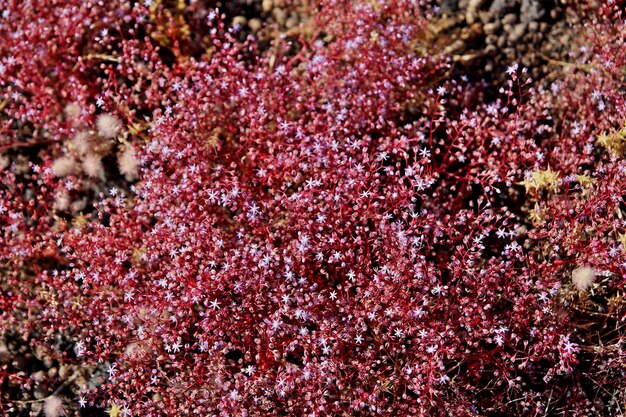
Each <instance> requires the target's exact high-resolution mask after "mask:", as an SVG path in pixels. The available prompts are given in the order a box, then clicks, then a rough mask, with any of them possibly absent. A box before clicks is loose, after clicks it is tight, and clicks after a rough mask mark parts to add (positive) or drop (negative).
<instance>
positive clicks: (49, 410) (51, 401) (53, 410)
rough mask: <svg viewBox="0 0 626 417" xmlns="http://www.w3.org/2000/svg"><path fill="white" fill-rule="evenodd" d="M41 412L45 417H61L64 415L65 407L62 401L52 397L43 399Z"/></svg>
mask: <svg viewBox="0 0 626 417" xmlns="http://www.w3.org/2000/svg"><path fill="white" fill-rule="evenodd" d="M43 412H44V414H45V415H46V417H61V416H64V415H65V406H64V405H63V401H62V400H61V399H60V398H59V397H57V396H55V395H53V396H50V397H48V398H46V399H45V401H44V404H43Z"/></svg>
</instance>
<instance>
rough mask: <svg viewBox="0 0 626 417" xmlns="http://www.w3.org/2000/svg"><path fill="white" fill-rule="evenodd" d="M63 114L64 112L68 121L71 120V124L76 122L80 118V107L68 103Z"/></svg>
mask: <svg viewBox="0 0 626 417" xmlns="http://www.w3.org/2000/svg"><path fill="white" fill-rule="evenodd" d="M64 112H65V117H67V118H68V120H71V121H72V122H76V121H78V118H79V117H80V106H79V105H78V103H68V104H67V105H66V106H65V109H64Z"/></svg>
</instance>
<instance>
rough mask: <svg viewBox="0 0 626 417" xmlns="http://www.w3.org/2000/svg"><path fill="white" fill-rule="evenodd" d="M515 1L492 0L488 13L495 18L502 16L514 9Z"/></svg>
mask: <svg viewBox="0 0 626 417" xmlns="http://www.w3.org/2000/svg"><path fill="white" fill-rule="evenodd" d="M515 3H517V2H516V0H494V2H493V3H491V6H490V7H489V11H490V12H491V13H493V14H495V15H497V16H502V15H504V14H505V13H507V12H509V11H510V10H511V9H513V8H514V7H515Z"/></svg>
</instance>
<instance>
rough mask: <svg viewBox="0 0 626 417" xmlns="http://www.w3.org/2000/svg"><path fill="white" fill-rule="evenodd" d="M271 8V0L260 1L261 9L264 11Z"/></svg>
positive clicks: (272, 3)
mask: <svg viewBox="0 0 626 417" xmlns="http://www.w3.org/2000/svg"><path fill="white" fill-rule="evenodd" d="M273 8H274V2H273V1H272V0H263V2H262V3H261V9H263V11H264V12H265V13H269V12H271V11H272V9H273Z"/></svg>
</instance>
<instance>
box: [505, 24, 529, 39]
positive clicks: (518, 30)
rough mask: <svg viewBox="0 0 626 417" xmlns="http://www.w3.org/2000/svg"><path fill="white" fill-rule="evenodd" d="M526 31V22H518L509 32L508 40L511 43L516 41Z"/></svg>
mask: <svg viewBox="0 0 626 417" xmlns="http://www.w3.org/2000/svg"><path fill="white" fill-rule="evenodd" d="M524 33H526V23H518V24H517V25H515V26H514V27H513V30H512V31H511V32H509V39H508V40H509V42H511V43H512V44H515V43H517V42H518V41H519V40H520V39H521V38H522V36H524Z"/></svg>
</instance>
